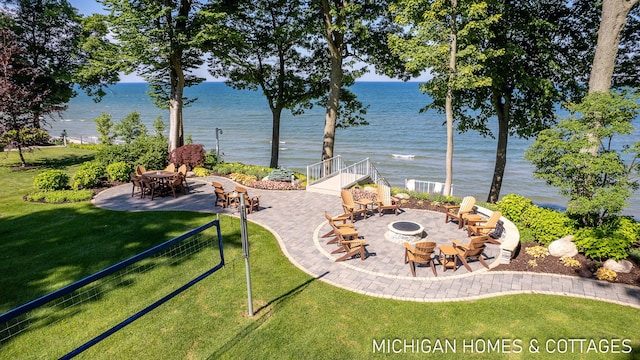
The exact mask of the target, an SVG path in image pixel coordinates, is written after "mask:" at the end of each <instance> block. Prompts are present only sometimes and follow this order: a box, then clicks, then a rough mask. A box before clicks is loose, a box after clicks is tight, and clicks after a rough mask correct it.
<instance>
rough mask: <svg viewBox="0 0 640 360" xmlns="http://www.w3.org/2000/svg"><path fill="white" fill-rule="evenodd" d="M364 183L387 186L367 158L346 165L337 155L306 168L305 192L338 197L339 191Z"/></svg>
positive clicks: (386, 182)
mask: <svg viewBox="0 0 640 360" xmlns="http://www.w3.org/2000/svg"><path fill="white" fill-rule="evenodd" d="M364 183H375V184H379V185H382V184H384V185H387V186H389V182H388V181H387V180H386V179H385V178H384V177H383V176H382V175H381V174H380V172H379V171H378V169H376V167H375V166H374V165H373V163H372V162H371V160H369V158H366V159H364V160H362V161H359V162H357V163H355V164H352V165H346V163H345V162H344V161H343V160H342V157H341V156H340V155H338V156H336V157H333V158H331V159H327V160H324V161H321V162H319V163H315V164H312V165H309V166H307V191H312V192H317V193H323V194H332V195H340V190H342V189H346V188H349V187H351V186H353V185H355V184H364Z"/></svg>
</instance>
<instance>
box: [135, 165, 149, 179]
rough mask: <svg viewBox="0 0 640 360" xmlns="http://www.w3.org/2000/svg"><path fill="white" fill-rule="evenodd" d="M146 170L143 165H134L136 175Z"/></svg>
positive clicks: (140, 174)
mask: <svg viewBox="0 0 640 360" xmlns="http://www.w3.org/2000/svg"><path fill="white" fill-rule="evenodd" d="M146 172H147V169H145V168H144V166H142V165H136V175H138V176H142V174H144V173H146Z"/></svg>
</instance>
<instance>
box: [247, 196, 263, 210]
mask: <svg viewBox="0 0 640 360" xmlns="http://www.w3.org/2000/svg"><path fill="white" fill-rule="evenodd" d="M244 206H245V208H246V209H247V214H251V213H253V211H254V210H255V211H259V210H260V195H254V196H249V195H248V194H246V195H245V197H244Z"/></svg>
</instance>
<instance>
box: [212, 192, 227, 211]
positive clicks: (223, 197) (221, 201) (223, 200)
mask: <svg viewBox="0 0 640 360" xmlns="http://www.w3.org/2000/svg"><path fill="white" fill-rule="evenodd" d="M214 192H215V194H216V202H215V206H222V207H223V208H226V207H228V206H229V196H228V195H227V193H226V192H224V189H223V188H215V190H214Z"/></svg>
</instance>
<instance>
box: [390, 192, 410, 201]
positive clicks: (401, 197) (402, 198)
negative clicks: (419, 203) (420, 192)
mask: <svg viewBox="0 0 640 360" xmlns="http://www.w3.org/2000/svg"><path fill="white" fill-rule="evenodd" d="M393 197H395V198H398V199H400V200H407V199H410V198H411V196H409V194H405V193H399V194H395V195H393Z"/></svg>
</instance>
